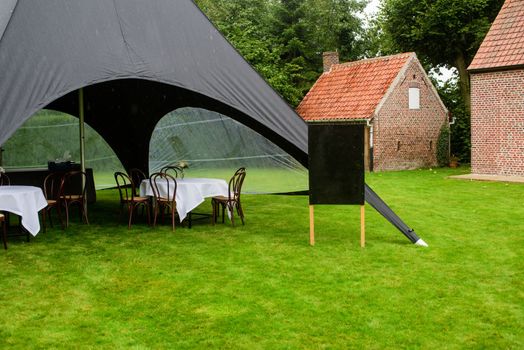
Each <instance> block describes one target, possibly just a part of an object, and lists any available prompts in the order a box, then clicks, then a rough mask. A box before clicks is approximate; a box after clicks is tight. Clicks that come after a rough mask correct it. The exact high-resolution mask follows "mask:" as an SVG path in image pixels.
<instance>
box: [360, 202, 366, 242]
mask: <svg viewBox="0 0 524 350" xmlns="http://www.w3.org/2000/svg"><path fill="white" fill-rule="evenodd" d="M365 245H366V206H365V205H361V206H360V246H361V247H362V248H364V247H365Z"/></svg>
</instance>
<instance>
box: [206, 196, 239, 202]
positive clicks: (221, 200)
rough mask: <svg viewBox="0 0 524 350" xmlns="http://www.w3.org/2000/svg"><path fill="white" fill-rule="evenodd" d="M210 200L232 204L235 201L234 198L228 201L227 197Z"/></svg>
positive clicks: (216, 197)
mask: <svg viewBox="0 0 524 350" xmlns="http://www.w3.org/2000/svg"><path fill="white" fill-rule="evenodd" d="M212 199H213V200H215V201H219V202H234V201H235V199H234V198H231V200H230V199H229V197H226V196H215V197H213V198H212Z"/></svg>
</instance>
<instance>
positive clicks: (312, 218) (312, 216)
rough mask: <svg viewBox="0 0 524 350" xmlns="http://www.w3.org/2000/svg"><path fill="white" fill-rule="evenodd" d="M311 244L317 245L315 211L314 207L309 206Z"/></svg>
mask: <svg viewBox="0 0 524 350" xmlns="http://www.w3.org/2000/svg"><path fill="white" fill-rule="evenodd" d="M309 244H310V245H315V211H314V209H313V205H310V206H309Z"/></svg>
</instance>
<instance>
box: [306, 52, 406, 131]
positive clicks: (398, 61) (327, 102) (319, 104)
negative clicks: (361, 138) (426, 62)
mask: <svg viewBox="0 0 524 350" xmlns="http://www.w3.org/2000/svg"><path fill="white" fill-rule="evenodd" d="M412 57H416V56H415V53H413V52H409V53H402V54H398V55H393V56H385V57H378V58H371V59H366V60H361V61H355V62H347V63H341V64H335V65H333V66H332V67H331V69H330V70H329V71H328V72H325V73H323V74H322V75H321V76H320V78H318V80H317V81H316V83H315V84H314V85H313V87H312V88H311V90H309V92H308V93H307V95H306V96H305V97H304V99H303V100H302V102H301V103H300V105H299V106H298V108H297V112H298V114H300V116H301V117H302V118H304V119H305V120H306V121H316V120H318V121H320V120H351V119H369V118H371V117H372V116H373V112H375V110H376V108H377V106H378V104H379V102H380V101H381V100H382V98H383V97H384V95H385V94H386V92H387V91H388V88H389V87H390V85H391V84H392V82H393V80H394V79H395V77H396V76H397V75H398V74H399V72H400V71H401V69H402V68H403V67H404V66H405V65H406V63H407V62H408V60H409V59H410V58H412Z"/></svg>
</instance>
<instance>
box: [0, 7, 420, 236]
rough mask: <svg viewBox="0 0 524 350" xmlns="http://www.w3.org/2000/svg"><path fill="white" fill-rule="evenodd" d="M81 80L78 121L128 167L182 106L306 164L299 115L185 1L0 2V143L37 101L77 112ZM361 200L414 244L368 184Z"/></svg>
mask: <svg viewBox="0 0 524 350" xmlns="http://www.w3.org/2000/svg"><path fill="white" fill-rule="evenodd" d="M81 88H82V89H83V95H84V99H83V101H84V109H83V110H84V113H85V121H86V122H87V123H88V124H89V125H91V126H92V127H93V128H94V129H95V130H96V131H97V132H98V133H99V134H100V135H101V136H102V137H103V138H104V139H105V140H106V141H107V143H108V144H109V145H110V146H111V147H112V149H113V150H114V151H115V153H116V155H117V156H118V158H119V159H120V161H121V162H122V164H123V165H124V167H125V168H127V169H129V168H132V167H139V168H142V169H147V165H148V155H149V140H150V138H151V135H152V132H153V129H154V127H155V125H156V124H157V122H158V121H159V120H160V119H161V118H162V117H163V116H164V115H165V114H167V113H168V112H170V111H173V110H175V109H177V108H181V107H198V108H204V109H208V110H212V111H215V112H219V113H221V114H224V115H227V116H228V117H231V118H233V119H236V120H237V121H239V122H241V123H242V124H244V125H246V126H248V127H250V128H251V129H253V130H255V131H257V132H258V133H259V134H261V135H262V136H264V137H266V138H267V139H269V140H270V141H272V142H273V143H274V144H276V145H277V146H279V147H280V148H281V149H283V150H284V151H286V152H287V153H289V154H290V155H291V156H292V157H294V158H295V159H296V160H298V161H299V162H300V163H302V164H303V165H304V166H307V153H308V150H307V125H306V123H305V122H304V121H303V120H302V119H301V118H300V117H299V116H298V115H297V114H296V113H295V112H294V111H293V109H292V108H290V107H289V106H288V105H287V104H286V103H285V101H283V100H282V98H281V97H280V96H279V95H278V94H277V93H276V92H275V91H274V90H273V89H272V88H271V87H270V86H269V85H268V84H267V83H266V82H265V81H264V80H263V79H262V78H261V77H260V76H259V75H258V74H257V72H256V71H255V70H253V68H252V67H251V66H250V65H249V64H248V63H247V62H246V61H245V60H244V59H243V58H242V56H240V55H239V54H238V52H237V51H236V50H235V49H234V48H233V47H232V46H231V45H230V44H229V43H228V42H227V40H226V39H225V38H224V37H223V36H222V35H221V34H220V33H219V32H218V31H217V29H216V28H215V27H214V26H213V25H212V24H211V23H210V22H209V20H208V19H207V17H206V16H205V15H204V14H203V13H202V12H201V11H200V10H199V8H198V7H197V6H196V5H195V3H194V2H193V1H192V0H154V1H148V0H88V1H87V0H45V1H34V0H2V1H0V145H1V144H3V143H4V142H5V141H6V140H7V139H8V138H9V137H10V136H11V135H12V134H13V133H14V132H15V131H16V130H17V129H18V128H19V127H20V126H21V125H22V124H23V123H24V122H25V121H26V120H27V119H28V118H30V117H31V116H32V115H33V114H34V113H36V112H37V111H38V110H40V109H42V108H50V109H55V110H58V111H63V112H66V113H69V114H71V115H74V116H79V110H80V106H79V105H80V102H79V98H78V90H79V89H81ZM57 142H60V140H57ZM366 200H367V201H368V202H369V203H370V204H371V205H372V206H373V207H374V208H375V209H377V210H378V211H379V212H381V213H382V215H384V216H385V217H386V218H387V219H388V220H390V221H391V222H392V223H393V224H394V225H395V226H397V227H398V228H399V230H401V231H402V232H403V233H404V234H405V235H406V236H407V237H408V238H409V239H410V240H411V241H412V242H413V243H418V244H422V243H423V241H422V240H420V239H419V238H418V236H417V235H416V234H415V233H414V231H413V230H411V229H409V227H407V226H406V225H405V224H404V223H403V222H402V220H400V218H398V216H396V215H395V213H393V212H392V211H391V210H390V209H389V208H388V207H387V205H386V204H385V203H384V202H382V201H381V200H380V198H379V197H378V196H377V195H376V194H375V193H374V192H373V191H371V189H370V188H369V187H367V186H366ZM424 244H425V243H424Z"/></svg>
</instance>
